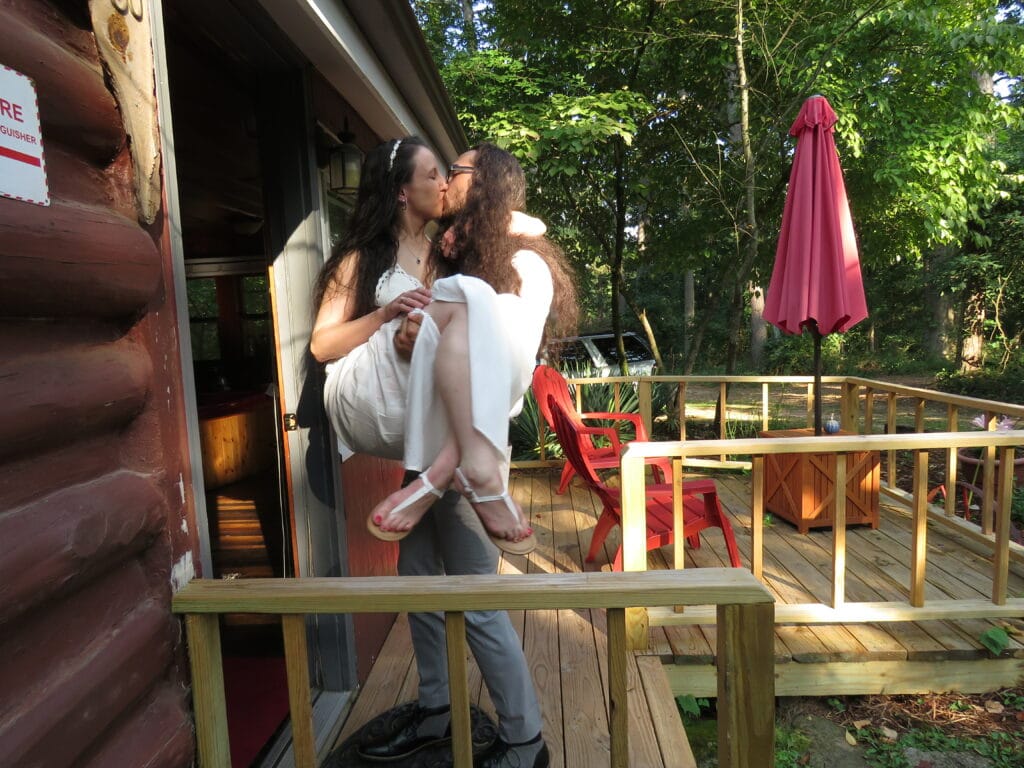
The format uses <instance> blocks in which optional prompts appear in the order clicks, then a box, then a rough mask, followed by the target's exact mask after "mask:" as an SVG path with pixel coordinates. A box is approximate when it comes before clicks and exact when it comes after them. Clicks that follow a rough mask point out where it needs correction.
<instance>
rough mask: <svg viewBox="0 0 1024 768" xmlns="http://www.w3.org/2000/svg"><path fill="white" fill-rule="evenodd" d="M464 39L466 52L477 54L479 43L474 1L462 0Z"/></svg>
mask: <svg viewBox="0 0 1024 768" xmlns="http://www.w3.org/2000/svg"><path fill="white" fill-rule="evenodd" d="M462 39H463V41H464V42H465V43H466V50H468V51H470V52H471V53H476V51H477V47H478V42H477V36H476V21H475V19H474V17H473V0H462Z"/></svg>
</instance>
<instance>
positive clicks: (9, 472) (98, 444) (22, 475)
mask: <svg viewBox="0 0 1024 768" xmlns="http://www.w3.org/2000/svg"><path fill="white" fill-rule="evenodd" d="M120 451H121V445H120V444H119V441H118V435H117V434H107V435H101V436H99V437H97V438H94V439H91V440H85V441H83V442H80V443H75V444H73V445H66V446H60V447H59V448H58V449H57V450H55V451H54V452H52V453H47V454H45V455H42V456H40V455H38V454H36V455H33V456H28V457H25V458H24V459H19V460H15V461H11V462H9V463H6V464H0V515H2V514H3V513H4V512H5V511H7V510H9V509H12V508H14V507H20V506H22V505H23V504H27V503H28V502H30V501H32V500H33V499H39V498H42V497H43V496H48V495H49V494H51V493H53V492H54V491H57V490H59V489H61V488H66V487H68V486H71V485H78V484H79V483H84V482H87V481H89V480H93V479H95V478H97V477H100V476H102V475H106V474H109V473H110V472H113V471H114V470H115V469H117V468H118V467H119V466H120V463H121V462H120V460H121V456H120Z"/></svg>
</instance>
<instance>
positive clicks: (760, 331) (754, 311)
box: [747, 283, 768, 370]
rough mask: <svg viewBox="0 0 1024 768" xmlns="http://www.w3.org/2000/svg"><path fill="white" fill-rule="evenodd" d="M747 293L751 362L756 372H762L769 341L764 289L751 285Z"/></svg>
mask: <svg viewBox="0 0 1024 768" xmlns="http://www.w3.org/2000/svg"><path fill="white" fill-rule="evenodd" d="M747 293H748V295H749V296H750V362H751V364H752V365H753V366H754V370H761V360H762V358H763V357H764V345H765V342H766V341H768V324H767V323H766V322H765V320H764V289H763V288H762V287H761V286H759V285H754V284H753V283H750V284H748V286H747Z"/></svg>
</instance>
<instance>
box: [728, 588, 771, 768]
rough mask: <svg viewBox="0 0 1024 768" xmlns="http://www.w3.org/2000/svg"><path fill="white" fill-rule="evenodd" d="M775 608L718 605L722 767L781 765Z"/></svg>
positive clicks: (738, 767) (747, 767)
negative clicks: (777, 735) (777, 747)
mask: <svg viewBox="0 0 1024 768" xmlns="http://www.w3.org/2000/svg"><path fill="white" fill-rule="evenodd" d="M774 625H775V606H774V604H772V603H758V604H753V605H724V604H723V605H719V606H718V654H717V656H718V766H719V768H773V766H774V765H775V663H774V658H775V657H774V642H775V640H774Z"/></svg>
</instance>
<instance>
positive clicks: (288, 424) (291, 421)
mask: <svg viewBox="0 0 1024 768" xmlns="http://www.w3.org/2000/svg"><path fill="white" fill-rule="evenodd" d="M298 428H299V417H298V416H297V415H295V414H294V413H286V414H285V415H284V431H285V432H295V431H297V430H298Z"/></svg>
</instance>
